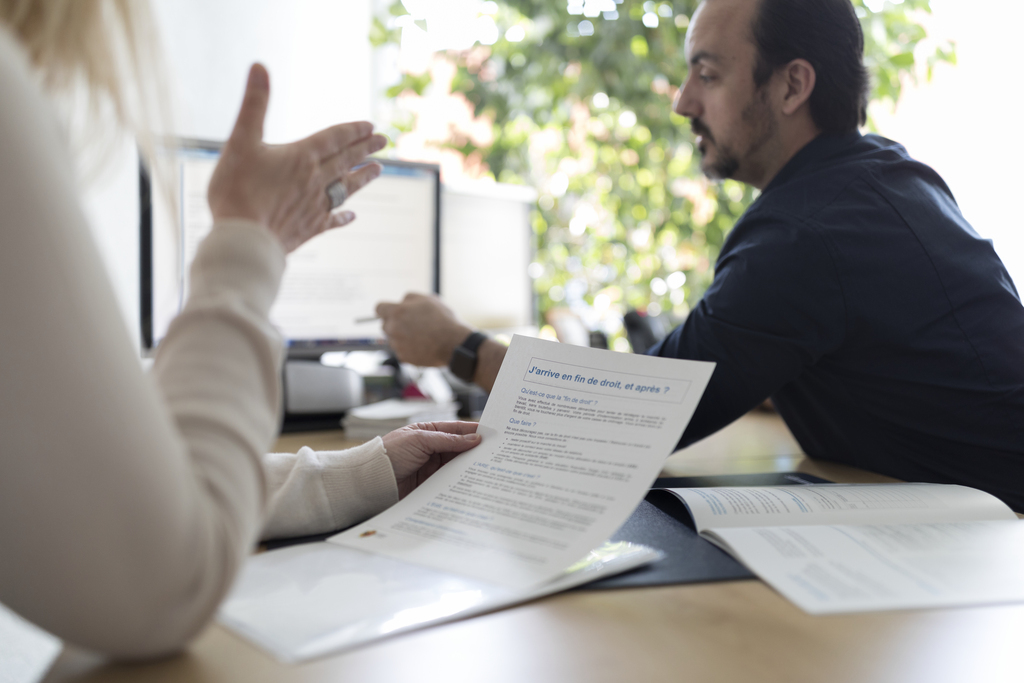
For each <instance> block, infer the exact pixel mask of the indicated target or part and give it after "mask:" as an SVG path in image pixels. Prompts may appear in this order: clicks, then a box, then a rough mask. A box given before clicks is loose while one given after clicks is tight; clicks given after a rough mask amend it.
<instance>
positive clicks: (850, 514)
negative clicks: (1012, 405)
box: [669, 484, 1017, 531]
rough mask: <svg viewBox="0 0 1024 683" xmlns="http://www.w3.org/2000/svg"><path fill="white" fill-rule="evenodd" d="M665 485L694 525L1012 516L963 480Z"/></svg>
mask: <svg viewBox="0 0 1024 683" xmlns="http://www.w3.org/2000/svg"><path fill="white" fill-rule="evenodd" d="M669 490H670V491H671V492H672V493H673V494H675V495H676V496H677V497H678V498H680V499H682V500H683V502H684V503H686V507H687V508H688V509H689V511H690V514H691V515H692V516H693V521H694V523H695V525H696V527H697V531H705V530H707V529H723V528H729V527H747V526H797V525H800V526H803V525H810V524H913V523H915V522H971V521H979V520H992V519H1016V518H1017V516H1016V515H1014V514H1013V512H1012V511H1010V509H1009V508H1008V507H1006V505H1004V504H1003V502H1002V501H1000V500H999V499H998V498H994V497H993V496H990V495H989V494H987V493H985V492H984V491H978V490H977V489H972V488H968V487H966V486H943V485H937V484H812V485H810V486H749V487H735V488H733V487H714V488H705V489H669Z"/></svg>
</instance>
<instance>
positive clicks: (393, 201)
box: [139, 140, 440, 358]
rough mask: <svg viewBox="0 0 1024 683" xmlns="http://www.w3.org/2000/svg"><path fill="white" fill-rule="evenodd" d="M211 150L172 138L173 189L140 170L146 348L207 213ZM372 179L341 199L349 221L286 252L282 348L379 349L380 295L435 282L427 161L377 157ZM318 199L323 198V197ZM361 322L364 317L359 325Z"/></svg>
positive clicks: (181, 284)
mask: <svg viewBox="0 0 1024 683" xmlns="http://www.w3.org/2000/svg"><path fill="white" fill-rule="evenodd" d="M219 156H220V145H219V144H217V143H211V142H203V141H194V140H181V141H178V142H177V143H176V144H175V149H174V154H173V156H170V157H169V158H171V159H173V164H174V168H173V171H174V172H175V173H176V174H177V181H178V182H177V189H176V195H177V196H175V197H174V198H173V199H174V201H175V202H176V204H177V206H176V209H177V211H176V212H175V211H171V210H170V208H169V207H168V200H167V199H166V198H165V197H164V193H161V192H159V191H158V189H157V188H155V187H153V186H152V183H151V182H150V180H149V177H148V174H147V173H146V172H145V169H143V170H142V172H141V173H140V183H139V185H140V199H141V201H140V207H141V220H140V226H141V234H140V246H141V258H140V265H141V267H140V273H141V280H142V282H141V297H140V300H141V304H142V311H141V313H142V317H141V319H142V344H143V348H144V350H145V351H150V352H151V351H152V350H154V349H155V348H156V347H157V345H158V344H159V343H160V340H161V339H163V337H164V336H165V335H166V333H167V328H168V326H169V325H170V322H171V320H172V319H173V318H174V316H176V315H177V314H178V312H179V311H180V310H181V307H182V304H183V303H184V301H185V298H186V297H187V296H188V277H187V275H188V269H189V266H190V264H191V263H192V259H193V257H194V256H195V253H196V249H197V248H198V246H199V243H200V242H201V241H202V239H203V238H204V237H205V236H206V234H207V233H208V232H209V231H210V229H211V227H212V225H213V219H212V216H211V214H210V209H209V205H208V203H207V201H206V190H207V186H208V185H209V181H210V177H211V175H212V174H213V169H214V167H215V166H216V164H217V160H218V158H219ZM378 162H379V163H380V164H381V165H382V166H383V172H382V173H381V176H380V177H379V178H378V179H377V180H375V181H373V182H372V183H370V184H369V185H367V186H366V187H364V188H362V189H361V190H360V191H359V192H357V193H356V194H354V195H353V196H352V197H350V198H349V199H348V201H346V202H345V208H346V209H349V210H352V211H354V212H355V213H356V216H357V218H356V220H355V221H354V222H353V223H351V224H349V225H348V226H346V227H344V228H342V229H340V230H333V231H329V232H327V233H324V234H322V235H319V236H317V237H315V238H313V239H311V240H310V241H309V242H307V243H306V244H304V245H302V246H301V247H299V248H298V249H296V250H295V251H294V252H292V253H291V254H289V255H288V265H287V268H286V269H285V274H284V279H283V281H282V283H281V291H280V294H279V295H278V298H277V302H276V303H275V304H274V306H273V308H272V309H271V312H270V320H271V322H272V323H274V324H275V325H276V326H277V327H278V328H279V329H280V330H281V332H282V334H283V335H284V337H285V339H286V342H287V344H288V355H289V356H290V357H293V358H304V357H305V358H310V357H317V356H319V355H320V354H322V353H324V352H326V351H340V350H352V349H374V348H384V346H385V340H384V334H383V331H382V330H381V327H380V323H379V322H378V321H376V320H372V321H368V322H367V321H365V319H366V318H371V317H373V315H374V307H375V306H376V304H377V302H379V301H385V300H389V301H395V300H400V299H401V298H402V297H403V296H404V295H405V293H406V292H410V291H418V292H424V291H426V292H438V291H439V287H440V276H439V273H440V263H439V248H440V247H439V239H440V173H439V169H438V167H437V166H435V165H431V164H419V163H410V162H402V161H392V160H378ZM324 201H325V203H326V201H327V199H326V197H325V198H324ZM360 320H363V321H362V322H360Z"/></svg>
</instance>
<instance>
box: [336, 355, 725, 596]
mask: <svg viewBox="0 0 1024 683" xmlns="http://www.w3.org/2000/svg"><path fill="white" fill-rule="evenodd" d="M713 369H714V364H713V363H701V362H695V361H682V360H676V359H666V358H654V357H650V356H639V355H633V354H624V353H613V352H610V351H599V350H596V349H589V348H583V347H578V346H568V345H564V344H557V343H554V342H548V341H542V340H539V339H531V338H528V337H520V336H516V337H515V338H513V340H512V345H511V346H510V347H509V350H508V353H507V354H506V356H505V360H504V362H503V363H502V366H501V371H500V372H499V373H498V378H497V381H496V382H495V385H494V389H493V390H492V392H491V395H490V397H489V399H488V401H487V407H486V408H485V410H484V414H483V416H482V417H481V419H480V427H479V429H478V431H479V433H480V434H481V435H482V436H483V441H482V442H481V444H480V445H479V446H477V447H476V448H474V449H473V450H471V451H468V452H466V453H464V454H463V455H461V456H459V457H458V458H456V459H455V460H453V461H452V462H450V463H449V464H448V465H446V466H445V467H443V468H442V469H441V470H439V471H438V472H437V474H435V475H433V476H432V477H431V478H430V479H428V480H427V481H426V482H425V483H424V484H423V485H421V486H420V487H419V488H418V489H416V490H415V491H413V492H412V493H411V494H410V495H409V496H408V497H407V498H405V499H404V500H403V501H401V502H400V503H398V504H397V505H395V506H393V507H391V508H390V509H388V510H386V511H384V512H383V513H381V514H379V515H377V516H376V517H374V518H373V519H371V520H369V521H367V522H364V523H362V524H359V525H357V526H356V527H353V528H352V529H349V530H348V531H344V532H342V533H340V534H338V535H336V536H333V537H331V538H330V539H328V540H329V541H330V542H332V543H338V544H340V545H345V546H348V547H351V548H356V549H359V550H367V551H370V552H374V553H379V554H382V555H387V556H389V557H393V558H395V559H399V560H404V561H407V562H412V563H415V564H419V565H423V566H427V567H433V568H435V569H440V570H443V571H448V572H453V573H456V574H462V575H464V576H471V577H474V578H477V579H480V580H483V581H489V582H492V583H495V584H499V585H505V586H509V587H516V588H523V587H528V586H532V585H536V584H539V583H541V582H544V581H547V580H551V579H553V578H554V577H556V576H558V575H559V574H560V573H561V572H562V571H564V570H565V568H566V567H568V566H569V565H571V564H572V563H573V562H575V561H577V560H579V559H580V558H581V557H583V556H585V555H586V554H587V553H588V552H589V551H590V550H591V549H592V548H595V547H597V546H599V545H600V544H601V543H602V542H603V541H604V540H605V539H607V538H608V537H609V536H610V535H611V534H612V533H614V532H615V530H616V529H617V528H618V527H619V526H620V525H621V524H622V523H623V522H624V521H625V520H626V519H627V517H628V516H629V514H630V513H631V512H632V511H633V509H635V508H636V506H637V505H638V504H639V503H640V501H641V500H642V499H643V497H644V494H645V493H646V492H647V489H648V487H649V486H650V484H651V482H652V481H653V480H654V479H655V477H657V475H658V472H659V471H660V470H661V466H662V463H663V462H664V460H665V458H666V456H668V455H669V454H670V453H671V452H672V450H673V449H674V448H675V445H676V443H677V442H678V441H679V437H680V436H681V435H682V432H683V429H684V428H685V427H686V424H687V422H689V420H690V417H691V416H692V415H693V411H694V410H695V409H696V407H697V403H698V401H699V400H700V397H701V394H702V393H703V392H704V388H705V387H706V386H707V382H708V380H709V379H710V378H711V372H712V370H713Z"/></svg>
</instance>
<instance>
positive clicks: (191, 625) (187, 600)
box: [0, 28, 398, 658]
mask: <svg viewBox="0 0 1024 683" xmlns="http://www.w3.org/2000/svg"><path fill="white" fill-rule="evenodd" d="M55 121H56V119H55V117H54V115H53V113H52V110H51V107H50V105H49V103H48V102H47V101H46V99H45V97H44V96H43V95H42V93H41V91H40V89H39V88H38V86H37V85H36V83H35V79H34V78H33V76H32V74H31V71H30V67H29V65H28V63H27V60H26V58H25V56H24V54H23V52H22V50H21V48H20V46H19V45H18V43H17V41H16V39H14V38H13V37H12V36H11V35H10V33H9V32H7V31H6V30H3V29H2V28H0V602H3V603H4V604H5V605H7V606H8V607H10V608H12V609H14V610H15V611H17V612H19V613H20V614H21V615H22V616H24V617H26V618H27V619H29V620H31V621H33V622H35V623H36V624H38V625H40V626H42V627H43V628H46V629H48V630H49V631H51V632H52V633H54V634H56V635H57V636H60V637H62V638H64V639H66V640H68V641H71V642H74V643H77V644H79V645H83V646H86V647H90V648H95V649H97V650H100V651H103V652H107V653H110V654H112V655H115V656H118V657H129V658H136V657H148V656H154V655H159V654H162V653H167V652H172V651H174V650H176V649H178V648H180V647H181V646H182V645H183V644H184V643H186V642H187V641H188V640H189V638H191V637H192V636H194V635H195V634H196V633H197V632H198V631H199V630H200V629H201V628H202V627H203V626H204V625H205V624H206V623H207V622H208V621H209V620H210V619H211V618H212V616H213V614H214V612H215V610H216V609H217V605H218V603H219V602H220V601H221V599H222V597H223V596H224V594H225V593H226V591H227V590H228V589H229V587H230V586H231V582H232V580H233V579H234V577H235V575H236V573H237V572H238V570H239V567H240V565H241V563H242V561H243V560H244V558H245V556H246V555H247V554H248V553H249V552H250V551H251V549H252V548H253V545H254V543H255V541H256V539H257V537H258V536H260V534H261V530H262V532H263V535H264V536H265V537H266V536H281V535H297V534H307V533H314V532H317V531H325V530H329V529H332V528H338V527H341V526H345V525H348V524H352V523H354V522H356V521H359V520H361V519H364V518H366V517H368V516H370V515H372V514H374V513H376V512H378V511H380V510H381V509H383V508H385V507H387V506H388V505H390V504H392V503H393V502H395V501H396V500H397V499H398V495H397V488H396V485H395V480H394V474H393V472H392V470H391V466H390V463H389V461H388V460H387V457H386V455H385V453H384V450H383V445H382V443H381V441H380V439H376V440H374V441H372V442H370V443H369V444H366V445H365V446H362V447H360V448H357V449H353V450H351V451H343V452H320V453H316V452H313V451H311V450H309V449H303V450H302V451H300V452H299V453H298V454H297V455H291V454H275V455H270V456H265V455H264V454H265V452H266V450H267V449H268V448H269V447H270V445H271V444H272V443H273V440H274V436H275V428H276V424H277V416H278V406H279V402H280V383H279V375H280V363H281V357H282V351H281V342H280V339H279V337H278V334H277V332H276V331H275V330H274V329H273V328H272V327H271V325H270V324H269V323H268V318H267V315H268V311H269V309H270V306H271V303H272V302H273V300H274V297H275V296H276V294H277V289H278V286H279V283H280V280H281V274H282V272H283V270H284V264H285V259H284V253H283V252H282V250H281V247H280V245H279V243H278V242H277V240H276V238H275V237H274V236H273V235H272V234H271V233H270V232H269V231H268V230H266V229H265V228H263V227H261V226H259V225H257V224H254V223H249V222H245V221H226V222H223V223H221V224H219V225H217V226H215V227H214V229H213V231H212V233H211V234H210V236H209V238H208V239H207V240H206V241H205V242H204V243H203V245H202V247H201V248H200V250H199V253H198V255H197V257H196V259H195V262H194V265H193V267H192V273H191V296H190V298H189V300H188V303H187V305H186V306H185V310H184V312H183V313H182V314H181V315H180V316H179V317H178V319H177V320H175V322H174V323H173V325H172V326H171V329H170V331H169V333H168V335H167V338H166V339H165V340H164V341H163V343H161V345H160V350H159V353H158V354H157V358H156V361H155V364H154V367H153V371H152V372H151V374H149V375H148V376H147V375H146V374H144V373H143V371H142V370H141V369H140V367H139V361H138V358H137V356H136V353H135V351H134V349H133V346H132V344H131V342H130V340H129V338H128V336H127V334H126V331H125V326H124V323H123V322H122V319H121V317H120V312H119V310H118V307H117V304H116V302H115V298H114V294H113V291H112V289H111V286H110V284H109V281H108V279H107V275H106V273H105V271H104V268H103V265H102V263H101V260H100V258H99V255H98V252H97V250H96V247H95V245H94V244H93V242H92V239H91V236H90V233H89V230H88V227H87V225H86V222H85V218H84V217H83V214H82V211H81V208H80V205H79V202H78V201H77V199H76V187H75V182H74V178H73V174H72V172H71V170H70V169H71V167H72V164H71V163H70V160H69V156H68V153H67V150H66V147H65V144H64V141H63V140H64V139H63V137H62V135H61V133H60V131H59V129H58V127H57V125H56V123H55Z"/></svg>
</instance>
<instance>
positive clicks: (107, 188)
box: [84, 0, 372, 340]
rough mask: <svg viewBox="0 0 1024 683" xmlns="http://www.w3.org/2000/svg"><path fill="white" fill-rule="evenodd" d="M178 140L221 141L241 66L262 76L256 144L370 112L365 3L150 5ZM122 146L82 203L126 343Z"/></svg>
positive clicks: (127, 178) (128, 207) (132, 282)
mask: <svg viewBox="0 0 1024 683" xmlns="http://www.w3.org/2000/svg"><path fill="white" fill-rule="evenodd" d="M153 6H154V9H155V12H156V17H157V23H158V25H159V28H160V31H161V36H162V38H163V41H164V47H165V51H166V54H167V62H168V66H169V69H170V71H171V72H172V74H171V75H172V80H173V87H174V91H175V95H176V102H177V105H178V106H177V110H178V114H177V120H178V125H177V131H176V132H177V134H178V135H181V136H185V137H198V138H205V139H212V140H223V139H224V138H225V137H226V136H227V135H228V133H229V132H230V130H231V126H232V125H233V123H234V118H235V114H236V113H237V108H238V104H239V102H240V101H241V97H242V91H243V88H244V85H245V78H246V74H247V73H248V68H249V65H250V64H251V63H252V62H254V61H260V62H262V63H263V64H265V65H266V66H267V68H268V70H269V71H270V80H271V99H270V109H269V111H268V114H267V122H266V127H265V129H264V132H265V138H266V140H267V141H268V142H285V141H289V140H295V139H298V138H301V137H305V136H306V135H309V134H310V133H313V132H315V131H316V130H319V129H320V128H323V127H325V126H328V125H330V124H332V123H337V122H340V121H348V120H354V119H368V118H370V113H371V109H370V108H371V101H372V98H371V94H372V93H371V77H372V76H371V75H372V68H371V59H370V56H371V49H370V44H369V40H368V33H369V25H370V6H371V0H288V1H287V2H285V1H284V0H216V1H215V2H209V0H153ZM136 163H137V162H136V158H135V156H134V152H133V150H132V149H130V147H129V146H128V145H125V146H124V148H123V149H122V150H120V151H119V152H118V154H117V155H116V159H115V160H114V161H112V163H111V166H110V167H109V168H107V169H106V172H105V173H104V174H103V176H102V177H101V178H100V179H99V180H97V181H96V182H94V183H93V184H92V185H90V186H89V187H87V188H86V190H85V196H84V203H85V206H86V211H87V214H88V215H89V217H90V220H91V222H92V224H93V228H94V232H95V234H96V240H97V242H98V243H99V246H100V250H101V252H102V254H103V257H104V260H105V261H106V263H107V267H108V269H109V271H110V275H111V280H112V281H113V284H114V287H115V290H116V292H117V295H118V299H119V301H120V303H121V307H122V309H123V312H124V314H125V320H126V324H127V325H128V327H129V328H130V331H131V334H132V338H133V339H136V340H138V337H139V321H138V315H139V314H138V311H139V270H138V267H139V264H138V261H139V243H138V230H139V225H138V185H137V166H136Z"/></svg>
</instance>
